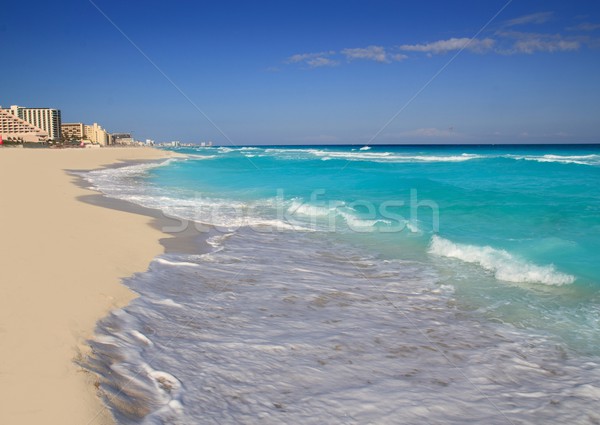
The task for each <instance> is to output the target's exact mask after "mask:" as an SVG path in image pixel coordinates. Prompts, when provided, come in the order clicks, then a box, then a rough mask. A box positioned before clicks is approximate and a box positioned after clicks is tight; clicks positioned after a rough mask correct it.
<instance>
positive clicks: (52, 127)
mask: <svg viewBox="0 0 600 425" xmlns="http://www.w3.org/2000/svg"><path fill="white" fill-rule="evenodd" d="M7 111H8V112H10V113H11V114H13V115H14V116H16V117H17V118H21V119H22V120H24V121H27V122H28V123H29V124H31V125H33V126H35V127H38V128H41V129H42V130H44V131H45V132H47V133H48V138H49V139H50V140H58V139H60V124H61V122H60V109H52V108H24V107H23V106H17V105H12V106H11V107H10V109H8V110H7Z"/></svg>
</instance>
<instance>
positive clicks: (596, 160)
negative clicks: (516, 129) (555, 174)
mask: <svg viewBox="0 0 600 425" xmlns="http://www.w3.org/2000/svg"><path fill="white" fill-rule="evenodd" d="M506 157H507V158H512V159H522V160H525V161H536V162H556V163H559V164H579V165H591V166H594V165H600V155H593V154H591V155H541V156H538V155H507V156H506Z"/></svg>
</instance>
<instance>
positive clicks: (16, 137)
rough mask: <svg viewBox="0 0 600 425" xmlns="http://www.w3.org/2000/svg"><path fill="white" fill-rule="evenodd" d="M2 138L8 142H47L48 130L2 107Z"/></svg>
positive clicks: (0, 132)
mask: <svg viewBox="0 0 600 425" xmlns="http://www.w3.org/2000/svg"><path fill="white" fill-rule="evenodd" d="M0 140H3V141H7V142H12V141H14V142H18V143H22V142H27V143H30V142H33V143H39V142H42V143H43V142H46V141H47V140H48V132H47V131H45V130H43V129H41V128H40V127H37V126H35V125H33V124H30V123H28V122H27V121H25V120H23V119H21V118H19V117H17V116H15V115H14V114H13V113H11V112H10V109H2V108H1V107H0Z"/></svg>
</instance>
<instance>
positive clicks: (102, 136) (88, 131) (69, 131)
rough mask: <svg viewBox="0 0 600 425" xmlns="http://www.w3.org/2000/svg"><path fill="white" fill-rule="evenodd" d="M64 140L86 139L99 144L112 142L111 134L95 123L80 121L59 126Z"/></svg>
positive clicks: (105, 144)
mask: <svg viewBox="0 0 600 425" xmlns="http://www.w3.org/2000/svg"><path fill="white" fill-rule="evenodd" d="M61 131H62V135H63V138H64V139H65V140H83V141H84V142H85V141H86V140H87V141H89V142H91V143H94V144H97V145H100V146H109V145H112V144H113V141H112V136H111V135H110V133H109V132H108V131H106V130H105V129H103V128H102V127H101V126H100V125H98V124H97V123H94V124H92V125H86V124H84V123H82V122H75V123H65V124H63V125H62V126H61Z"/></svg>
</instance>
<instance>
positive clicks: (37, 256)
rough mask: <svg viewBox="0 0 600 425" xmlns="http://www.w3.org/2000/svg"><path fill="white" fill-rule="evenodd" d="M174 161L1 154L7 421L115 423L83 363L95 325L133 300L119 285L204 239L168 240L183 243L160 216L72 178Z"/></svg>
mask: <svg viewBox="0 0 600 425" xmlns="http://www.w3.org/2000/svg"><path fill="white" fill-rule="evenodd" d="M175 156H177V154H174V153H171V152H168V151H161V150H157V149H148V148H130V149H128V148H118V149H110V148H105V149H101V150H95V149H94V150H91V149H90V150H87V149H82V150H45V149H44V150H37V149H36V150H22V149H2V150H0V185H1V186H0V195H1V196H0V211H1V212H2V220H0V234H2V238H3V242H4V243H3V244H2V248H1V250H0V275H1V276H2V279H1V281H2V283H3V284H0V359H1V361H0V397H1V398H2V400H3V404H4V406H5V407H3V408H2V409H0V423H10V424H16V425H18V424H35V423H46V424H101V425H107V424H112V423H114V421H113V418H112V415H111V413H110V411H109V410H108V408H106V406H105V405H104V404H103V403H102V401H101V399H100V397H98V394H97V392H96V390H95V387H94V383H95V380H96V379H95V377H94V376H93V375H92V374H90V373H89V372H86V371H85V370H84V369H82V368H81V366H79V365H77V364H76V362H77V361H79V360H81V359H82V358H84V357H85V356H86V353H88V352H89V345H88V344H87V341H88V340H89V339H90V338H91V337H92V336H93V334H94V329H95V326H96V323H97V322H98V320H100V319H102V318H103V317H105V316H106V315H107V314H108V313H109V312H110V311H111V310H114V309H116V308H120V307H123V306H125V305H127V304H128V303H129V302H130V301H131V300H132V299H134V298H135V297H136V294H135V293H134V292H133V291H131V290H130V289H129V288H127V287H126V286H125V285H123V284H122V283H121V279H122V278H125V277H128V276H131V275H132V274H134V273H136V272H143V271H145V270H146V269H147V267H148V264H149V263H150V262H151V261H152V259H153V258H155V257H156V256H157V255H160V254H161V253H163V252H165V249H167V250H169V249H176V248H177V249H178V250H179V249H183V246H184V245H185V243H186V242H185V238H186V237H189V239H190V241H191V240H192V239H193V240H194V241H195V242H196V243H197V239H196V238H197V235H193V234H188V235H187V236H186V235H185V234H184V235H182V239H180V240H179V242H174V241H170V240H171V239H179V238H172V237H171V236H169V234H166V233H163V232H162V231H160V228H161V227H162V226H164V224H165V222H164V221H161V220H162V218H161V217H159V216H158V215H159V214H160V213H159V212H158V211H154V212H153V211H152V210H150V209H147V208H143V207H138V206H133V204H131V205H128V204H129V203H128V202H126V201H118V200H113V199H110V198H106V197H104V196H103V195H102V194H100V193H98V192H96V191H93V190H90V189H89V188H87V187H82V186H84V185H82V184H81V180H80V179H81V178H80V177H77V176H74V175H73V174H70V173H69V171H73V170H81V171H85V170H93V169H99V168H105V167H111V166H121V165H127V163H131V162H137V161H143V162H147V161H153V160H162V159H167V158H170V157H175ZM78 182H79V184H77V183H78ZM74 183H75V184H74ZM99 207H103V208H99ZM164 219H165V220H168V219H166V218H164ZM184 233H185V232H184ZM188 243H191V242H189V241H188Z"/></svg>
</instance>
